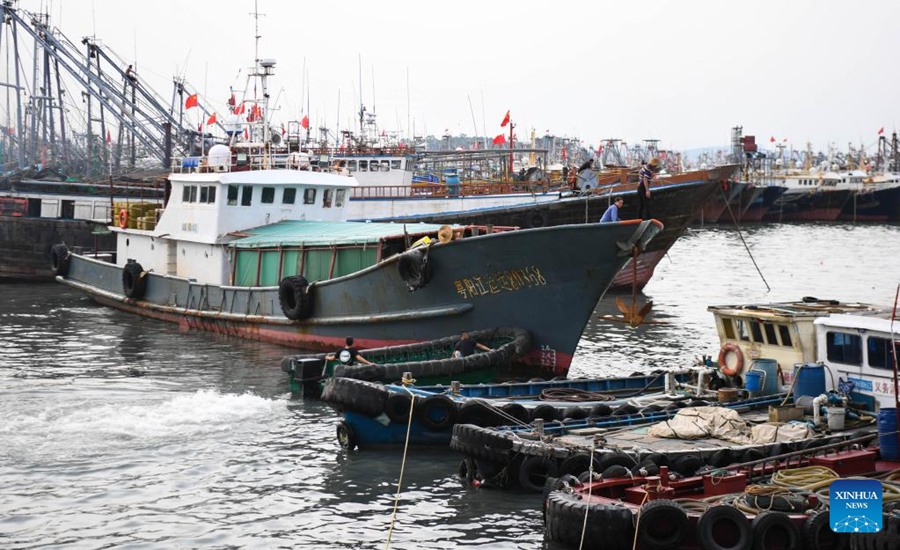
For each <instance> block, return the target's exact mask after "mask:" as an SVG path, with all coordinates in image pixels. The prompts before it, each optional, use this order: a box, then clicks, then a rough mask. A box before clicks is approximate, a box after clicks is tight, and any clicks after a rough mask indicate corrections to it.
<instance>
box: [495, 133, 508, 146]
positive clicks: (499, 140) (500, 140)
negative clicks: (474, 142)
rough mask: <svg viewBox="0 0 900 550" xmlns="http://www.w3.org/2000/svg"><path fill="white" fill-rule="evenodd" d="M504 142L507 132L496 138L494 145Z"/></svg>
mask: <svg viewBox="0 0 900 550" xmlns="http://www.w3.org/2000/svg"><path fill="white" fill-rule="evenodd" d="M504 143H506V135H505V134H500V135H498V136H497V137H495V138H494V145H503V144H504Z"/></svg>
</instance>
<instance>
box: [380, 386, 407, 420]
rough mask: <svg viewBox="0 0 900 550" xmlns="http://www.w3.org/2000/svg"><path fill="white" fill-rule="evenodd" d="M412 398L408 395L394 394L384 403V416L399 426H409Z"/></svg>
mask: <svg viewBox="0 0 900 550" xmlns="http://www.w3.org/2000/svg"><path fill="white" fill-rule="evenodd" d="M410 408H412V397H410V396H409V394H406V393H399V392H392V393H391V394H390V395H389V396H388V398H387V400H385V402H384V414H386V415H387V417H388V418H390V419H391V422H394V423H397V424H403V425H406V424H409V413H410Z"/></svg>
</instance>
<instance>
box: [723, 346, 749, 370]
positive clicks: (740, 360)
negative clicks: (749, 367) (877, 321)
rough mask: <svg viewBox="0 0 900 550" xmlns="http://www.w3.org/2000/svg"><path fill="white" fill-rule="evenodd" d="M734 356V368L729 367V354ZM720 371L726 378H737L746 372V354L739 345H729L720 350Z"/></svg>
mask: <svg viewBox="0 0 900 550" xmlns="http://www.w3.org/2000/svg"><path fill="white" fill-rule="evenodd" d="M729 353H733V354H734V366H729V365H728V361H727V359H728V354H729ZM719 370H721V371H722V374H724V375H726V376H737V375H739V374H740V373H741V371H742V370H744V354H743V353H742V352H741V348H739V347H738V346H737V344H732V343H730V342H729V343H727V344H725V345H724V346H722V349H721V350H719Z"/></svg>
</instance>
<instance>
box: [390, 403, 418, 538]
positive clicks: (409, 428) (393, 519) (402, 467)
mask: <svg viewBox="0 0 900 550" xmlns="http://www.w3.org/2000/svg"><path fill="white" fill-rule="evenodd" d="M403 389H405V390H406V393H408V394H409V422H408V423H407V424H406V441H405V442H404V443H403V461H402V462H400V479H398V480H397V494H396V495H395V496H394V509H393V510H392V511H391V525H390V527H389V528H388V535H387V541H385V543H384V547H385V550H386V549H387V548H390V547H391V536H392V535H393V534H394V523H395V522H396V520H397V507H398V506H399V505H400V489H401V488H402V487H403V472H404V471H405V470H406V453H407V451H408V450H409V434H410V432H411V431H412V419H413V410H414V409H415V407H414V405H415V404H416V394H414V393H413V392H411V391H409V388H406V387H405V386H404V388H403Z"/></svg>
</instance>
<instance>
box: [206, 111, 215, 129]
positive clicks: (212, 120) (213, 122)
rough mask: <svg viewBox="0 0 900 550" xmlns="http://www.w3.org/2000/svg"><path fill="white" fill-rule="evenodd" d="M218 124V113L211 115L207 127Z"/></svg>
mask: <svg viewBox="0 0 900 550" xmlns="http://www.w3.org/2000/svg"><path fill="white" fill-rule="evenodd" d="M215 123H216V113H213V114H212V115H210V117H209V119H208V120H207V121H206V125H207V126H211V125H213V124H215Z"/></svg>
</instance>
